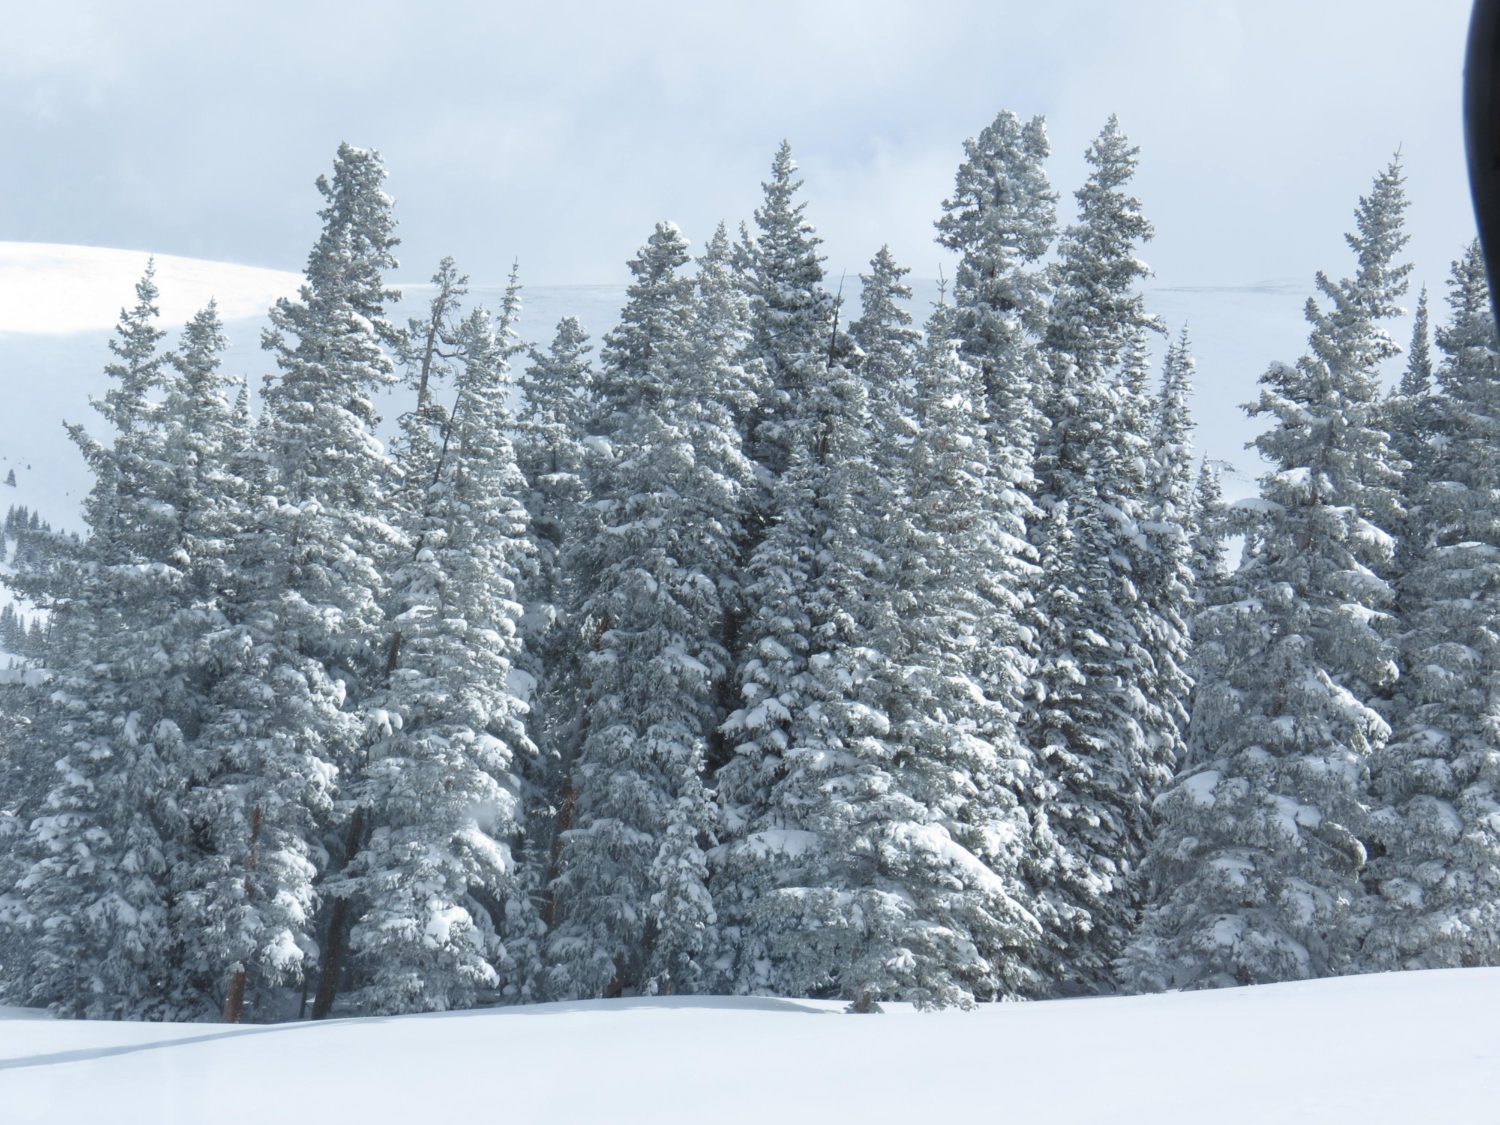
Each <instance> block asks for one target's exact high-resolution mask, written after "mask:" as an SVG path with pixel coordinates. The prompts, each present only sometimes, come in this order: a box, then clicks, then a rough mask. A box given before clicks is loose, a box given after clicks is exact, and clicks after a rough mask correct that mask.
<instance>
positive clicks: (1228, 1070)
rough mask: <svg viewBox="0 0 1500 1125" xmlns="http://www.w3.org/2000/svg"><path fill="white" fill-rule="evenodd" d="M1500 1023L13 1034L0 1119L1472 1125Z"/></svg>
mask: <svg viewBox="0 0 1500 1125" xmlns="http://www.w3.org/2000/svg"><path fill="white" fill-rule="evenodd" d="M1496 1011H1500V969H1462V970H1451V971H1445V972H1427V973H1403V974H1387V975H1381V976H1370V977H1355V978H1345V979H1339V980H1329V981H1317V982H1311V983H1305V984H1283V985H1269V986H1264V987H1259V988H1241V989H1229V990H1225V991H1221V992H1206V993H1203V992H1200V993H1191V994H1186V995H1171V996H1145V997H1129V998H1121V999H1103V1000H1066V1001H1050V1002H1045V1003H1035V1004H1005V1005H993V1006H989V1007H985V1008H982V1009H980V1010H979V1011H975V1012H938V1013H918V1012H913V1011H911V1010H909V1009H906V1008H903V1007H900V1006H896V1005H892V1006H891V1007H890V1008H889V1009H888V1010H887V1012H886V1014H884V1015H882V1016H853V1015H845V1014H843V1013H842V1011H841V1010H840V1009H839V1007H838V1005H835V1004H829V1003H819V1002H803V1001H792V1000H759V999H740V1000H732V999H678V1000H672V999H667V1000H650V1001H648V1000H617V1001H595V1002H590V1003H578V1004H544V1005H538V1006H535V1007H525V1008H509V1009H498V1010H490V1011H482V1012H461V1013H454V1014H448V1015H438V1016H406V1017H396V1018H389V1019H361V1020H343V1021H334V1022H329V1023H317V1024H313V1023H300V1024H280V1025H273V1026H245V1027H237V1028H228V1027H224V1026H214V1025H204V1024H197V1025H187V1024H168V1025H162V1024H133V1023H81V1022H71V1021H54V1020H45V1019H24V1018H15V1019H8V1020H0V1121H4V1122H6V1123H7V1125H32V1123H36V1125H41V1123H46V1125H60V1123H65V1122H66V1123H72V1122H77V1123H80V1125H83V1123H88V1125H94V1123H98V1125H104V1123H106V1122H107V1123H109V1125H132V1123H136V1122H140V1123H142V1125H146V1123H149V1125H176V1123H179V1122H180V1123H184V1125H186V1123H193V1125H200V1123H203V1122H214V1123H215V1125H230V1123H233V1122H254V1123H256V1125H264V1123H266V1122H274V1121H322V1122H359V1123H360V1125H385V1123H388V1122H389V1123H392V1125H409V1123H412V1122H426V1121H459V1120H480V1119H493V1120H496V1121H509V1122H558V1123H563V1122H600V1123H607V1125H635V1123H651V1125H668V1123H672V1122H692V1123H694V1125H739V1123H741V1122H743V1123H745V1125H752V1123H753V1125H765V1123H767V1122H778V1123H794V1122H818V1123H820V1125H831V1123H836V1122H858V1123H861V1125H876V1123H881V1122H901V1123H903V1125H916V1123H919V1122H992V1121H993V1122H1016V1123H1018V1125H1019V1123H1030V1122H1046V1123H1048V1125H1063V1123H1066V1122H1089V1123H1091V1125H1094V1123H1098V1125H1103V1123H1110V1125H1131V1123H1137V1122H1139V1123H1150V1125H1176V1123H1179V1122H1181V1123H1192V1125H1200V1123H1208V1122H1212V1123H1213V1125H1229V1123H1233V1122H1247V1123H1248V1122H1256V1123H1275V1125H1286V1123H1289V1122H1298V1121H1308V1122H1318V1123H1320V1125H1342V1123H1355V1122H1357V1123H1360V1125H1373V1123H1378V1122H1390V1123H1392V1125H1395V1123H1401V1125H1422V1123H1437V1122H1443V1123H1452V1125H1466V1123H1480V1122H1489V1121H1495V1120H1497V1118H1500V1109H1497V1106H1500V1041H1497V1039H1496V1037H1495V1035H1494V1026H1495V1012H1496ZM11 1014H12V1015H16V1016H21V1015H24V1014H25V1013H16V1012H12V1013H11Z"/></svg>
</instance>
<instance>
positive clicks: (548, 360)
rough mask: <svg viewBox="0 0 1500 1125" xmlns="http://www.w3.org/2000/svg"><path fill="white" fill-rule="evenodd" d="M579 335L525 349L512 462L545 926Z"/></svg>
mask: <svg viewBox="0 0 1500 1125" xmlns="http://www.w3.org/2000/svg"><path fill="white" fill-rule="evenodd" d="M592 350H593V349H592V346H591V345H590V344H589V341H588V335H587V333H585V332H584V330H583V325H581V324H580V323H579V322H578V320H577V319H575V318H574V317H564V318H563V319H562V320H561V321H559V322H558V325H557V331H556V334H555V335H554V336H553V339H552V343H551V345H550V346H549V348H548V349H547V351H546V352H540V351H533V352H532V353H531V362H530V364H529V366H528V367H527V368H526V370H525V371H524V373H523V374H522V375H521V378H520V390H521V405H520V409H519V411H518V414H517V419H516V437H515V453H516V462H517V464H518V466H519V467H520V470H521V474H522V476H523V477H524V478H525V480H526V482H527V490H526V493H525V497H524V499H525V503H526V510H527V515H528V522H529V526H530V529H531V540H532V543H533V544H534V546H535V560H536V566H535V569H534V570H533V572H532V574H531V575H530V576H529V577H528V578H527V580H526V581H525V582H524V583H523V584H522V591H521V592H522V595H523V604H524V605H525V606H526V612H525V616H524V617H523V619H522V625H523V629H524V632H525V634H526V640H527V644H526V654H525V659H526V664H525V669H526V671H527V673H528V674H530V675H531V676H532V677H533V678H534V679H535V680H536V684H535V686H534V689H533V691H532V700H533V703H532V707H531V711H530V715H529V720H530V723H529V725H530V732H531V738H532V741H533V742H534V743H535V745H536V747H537V753H536V755H535V757H534V758H532V759H531V760H530V761H529V762H528V763H523V767H524V768H523V773H524V775H525V779H526V782H527V788H526V810H525V811H526V820H527V830H526V843H527V851H526V860H527V870H526V871H525V872H524V877H525V879H526V881H527V884H528V886H530V887H531V889H532V893H533V894H535V895H537V897H538V898H539V899H540V900H541V902H542V905H541V910H542V916H543V918H544V919H545V921H546V922H547V923H548V924H555V922H556V921H557V910H556V899H555V897H554V896H553V895H552V893H551V891H550V889H549V888H550V886H551V884H552V882H553V880H554V879H556V878H557V874H558V870H557V864H558V860H559V858H560V849H561V847H562V839H561V835H560V834H561V833H562V832H563V831H565V830H566V829H567V828H568V827H569V825H570V824H571V820H572V815H573V814H572V809H573V805H574V802H575V801H576V796H575V795H574V794H573V790H572V785H571V782H570V780H569V779H570V776H571V773H572V768H573V761H574V759H575V757H576V756H577V752H578V741H579V737H580V730H581V728H580V725H579V723H580V719H581V718H582V715H581V714H580V708H579V696H578V690H579V687H580V668H579V663H578V661H579V650H580V648H581V647H582V637H581V635H580V632H579V629H578V625H577V623H576V622H575V621H574V620H573V618H572V616H571V615H570V614H569V612H568V609H569V606H570V604H572V603H573V602H574V600H575V597H576V595H574V594H573V593H572V592H571V591H570V590H569V581H568V573H567V570H566V569H565V567H564V565H563V562H564V558H565V554H566V552H567V551H569V550H570V549H572V547H573V545H574V539H575V537H576V530H577V528H578V526H579V521H580V520H581V519H582V509H583V505H584V503H585V502H586V500H587V497H588V493H587V486H586V481H585V465H586V462H587V459H588V451H587V447H586V445H585V439H586V438H587V436H588V417H589V412H590V406H591V401H592V396H593V385H594V371H593V368H592V366H591V364H590V362H589V358H588V357H589V352H590V351H592Z"/></svg>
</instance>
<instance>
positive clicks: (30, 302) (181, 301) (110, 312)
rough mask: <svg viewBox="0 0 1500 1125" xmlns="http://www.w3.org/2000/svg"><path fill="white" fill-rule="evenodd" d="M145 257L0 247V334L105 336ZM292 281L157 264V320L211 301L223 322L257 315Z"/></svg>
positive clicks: (184, 315) (287, 292)
mask: <svg viewBox="0 0 1500 1125" xmlns="http://www.w3.org/2000/svg"><path fill="white" fill-rule="evenodd" d="M149 257H150V255H149V254H147V253H145V252H144V251H140V250H112V249H106V248H104V247H99V246H63V245H55V244H52V243H46V242H0V333H6V332H20V333H26V334H28V335H31V334H36V335H49V334H64V333H73V332H97V331H101V330H104V331H107V330H109V329H110V328H113V327H114V324H115V321H116V320H118V319H119V316H120V308H121V306H123V305H128V304H131V303H133V302H132V295H133V292H134V289H133V287H134V285H135V283H136V281H137V280H138V279H139V278H140V276H141V271H142V270H144V269H145V268H146V260H147V259H148V258H149ZM301 281H302V279H301V277H299V276H298V275H297V274H294V273H285V272H283V271H281V270H268V269H260V268H259V267H256V266H241V265H232V264H229V263H226V262H209V261H203V260H200V259H198V258H177V257H173V256H170V255H165V254H159V255H157V257H156V284H157V288H159V289H160V290H161V311H162V318H163V320H164V321H165V323H166V324H168V325H171V326H174V327H175V326H176V325H180V324H182V323H183V322H184V321H186V320H187V319H188V318H189V317H190V316H192V315H193V313H195V312H197V311H198V310H199V309H201V308H202V307H203V306H204V305H206V304H207V303H208V301H209V298H210V297H212V298H214V299H215V300H217V301H218V303H219V315H220V316H221V317H222V318H223V319H224V320H226V321H233V320H239V319H243V318H245V317H253V316H260V315H262V314H263V313H264V312H265V311H266V309H267V307H268V306H269V305H270V304H271V303H272V302H273V301H275V300H276V298H278V297H289V296H292V295H294V294H295V293H296V292H297V286H298V285H299V284H300V283H301Z"/></svg>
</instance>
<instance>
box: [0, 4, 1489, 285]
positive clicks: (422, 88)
mask: <svg viewBox="0 0 1500 1125" xmlns="http://www.w3.org/2000/svg"><path fill="white" fill-rule="evenodd" d="M1468 7H1469V5H1468V3H1467V0H1424V3H1422V4H1420V5H1412V4H1410V3H1404V2H1403V3H1398V2H1396V0H1253V2H1252V0H1246V2H1232V0H1131V2H1129V3H1124V2H1120V0H1093V2H1082V0H1079V2H1065V0H1045V2H1044V0H1034V2H1031V3H1015V2H1004V0H975V2H940V0H928V2H924V3H895V2H885V0H864V2H858V3H855V2H811V0H808V2H803V3H784V2H776V0H758V2H756V3H753V4H752V3H723V2H709V0H698V2H696V3H686V2H684V3H665V2H655V3H652V2H631V3H619V2H613V3H610V2H591V3H567V2H557V0H554V2H549V3H534V4H528V5H518V4H513V3H507V2H504V0H488V2H481V3H446V4H445V3H439V2H429V3H423V4H417V3H412V2H411V0H402V2H393V0H361V2H360V3H358V4H355V3H337V4H335V3H317V2H316V0H302V2H301V3H296V4H291V3H270V2H265V0H258V2H252V3H239V4H233V5H231V4H221V3H210V2H206V0H192V2H188V3H161V2H151V0H145V2H140V3H133V4H122V3H115V2H113V0H111V2H108V3H92V4H90V3H68V2H66V0H62V2H59V3H55V4H53V5H50V6H46V5H43V4H40V3H22V2H20V0H0V24H3V30H0V239H12V240H34V241H50V242H77V243H91V244H96V245H104V246H116V247H126V248H132V249H150V250H154V251H158V252H162V253H177V254H188V255H197V256H204V257H211V258H222V259H227V260H234V261H240V262H247V263H253V264H257V265H265V266H274V267H281V268H297V267H299V266H300V264H301V262H302V259H303V256H304V254H305V252H306V248H307V247H308V245H309V244H310V242H311V239H312V237H313V234H314V232H315V228H316V220H315V218H314V214H313V213H314V211H315V209H316V206H317V199H316V196H315V193H314V192H313V190H312V181H313V179H314V178H315V177H316V176H317V175H318V174H319V173H320V172H322V171H324V170H325V169H326V168H327V167H328V164H329V161H330V158H331V156H332V153H333V150H334V148H335V146H336V145H337V143H338V142H339V141H340V140H341V139H348V140H349V141H351V142H354V143H356V144H361V145H367V146H373V147H376V148H378V149H380V150H381V151H382V152H383V153H384V154H385V157H386V160H387V163H388V166H389V169H390V173H391V176H390V190H391V192H392V194H393V195H395V196H396V198H397V201H398V208H399V211H398V214H399V218H400V222H401V234H402V236H403V239H404V246H403V248H402V253H401V257H402V269H401V270H400V276H401V278H403V279H407V280H416V279H420V278H423V277H425V276H426V275H427V274H428V273H430V272H431V268H432V264H433V263H434V262H435V261H436V259H437V258H438V257H440V256H441V255H443V254H445V253H451V254H454V255H455V256H457V257H458V259H459V261H460V265H461V266H462V267H463V268H465V269H466V270H467V271H469V272H470V273H471V274H473V275H474V277H475V278H476V280H494V279H498V278H499V277H500V276H501V275H502V274H503V273H504V272H505V270H506V268H507V266H508V264H509V262H510V260H511V258H512V257H519V259H520V261H521V267H522V275H523V280H524V281H527V282H529V283H531V284H534V285H535V284H548V283H552V284H556V283H565V282H590V283H612V282H618V281H620V280H621V279H623V277H624V276H625V271H624V267H623V263H624V260H625V259H626V258H627V257H628V256H629V255H630V254H631V253H633V251H634V250H635V248H636V247H637V246H638V245H639V244H640V243H641V242H642V241H643V240H644V238H645V237H646V236H647V235H648V234H649V233H650V230H651V225H652V223H653V221H654V220H656V219H658V218H672V219H675V220H676V221H677V222H678V223H680V224H681V225H682V227H683V228H684V230H685V231H686V232H687V233H688V235H689V237H690V238H692V239H693V241H694V242H695V243H697V244H701V242H702V241H703V239H704V238H705V237H706V236H707V234H708V233H709V232H710V231H711V229H712V226H713V224H714V223H715V222H717V221H718V220H719V219H720V218H726V219H728V220H729V221H730V222H731V223H735V222H738V221H739V220H740V219H741V218H745V217H748V215H749V213H750V211H751V209H752V208H753V207H754V206H755V204H756V202H757V199H758V196H759V191H760V188H759V183H760V181H761V180H762V179H764V177H765V175H766V168H767V165H768V164H769V160H770V157H771V154H772V152H773V150H774V148H775V146H776V144H777V143H778V142H779V141H780V139H781V138H782V137H787V138H788V139H790V141H791V142H792V146H793V149H794V152H795V153H796V155H797V158H798V161H799V163H800V165H801V167H802V174H803V176H804V178H805V179H806V181H807V196H806V198H807V199H808V200H809V216H810V218H811V219H812V221H813V222H814V223H815V225H816V226H817V227H818V229H819V231H820V232H821V233H822V235H823V236H824V238H825V240H826V249H827V251H828V255H829V268H830V271H831V272H832V273H833V274H834V276H837V274H838V272H839V271H840V270H842V269H846V268H847V269H848V270H849V271H850V273H851V275H852V274H853V273H854V272H856V271H857V270H858V269H859V268H861V266H863V264H864V263H865V262H867V261H868V259H869V257H870V255H871V253H872V252H873V251H874V250H875V249H876V248H877V247H878V246H879V244H880V243H881V242H887V241H888V242H889V243H890V244H891V245H892V247H893V248H894V250H895V251H896V253H897V255H898V257H899V258H900V259H901V260H902V261H904V262H906V263H907V264H909V265H911V266H912V267H914V272H915V273H916V274H917V275H918V276H929V277H930V276H934V275H936V273H937V271H938V268H939V264H940V263H941V262H942V261H943V256H942V254H941V253H940V252H939V251H938V249H937V248H936V247H935V246H934V245H933V243H932V240H931V234H932V227H931V223H932V220H933V218H934V217H935V216H936V214H937V211H938V205H939V203H940V201H941V199H942V198H943V196H944V195H945V194H946V193H947V191H948V190H949V189H950V188H951V185H952V176H953V169H954V167H955V165H956V163H957V161H958V159H959V157H960V155H961V147H960V146H961V142H962V141H963V139H964V138H965V137H966V136H971V135H973V134H975V133H976V132H978V130H979V129H981V128H982V127H983V126H984V125H985V124H986V123H987V122H988V121H989V120H990V119H992V118H993V116H994V114H995V113H996V111H998V110H999V109H1002V108H1009V109H1013V110H1016V111H1017V112H1019V113H1022V114H1031V113H1037V112H1040V113H1045V114H1046V115H1047V117H1048V121H1049V130H1050V133H1051V136H1052V141H1053V147H1054V161H1053V165H1052V171H1053V175H1054V182H1055V183H1056V184H1057V186H1058V187H1059V189H1060V190H1061V191H1062V192H1063V193H1064V196H1065V202H1066V203H1068V204H1070V203H1071V199H1070V198H1067V197H1068V195H1069V193H1071V191H1072V190H1073V188H1074V187H1076V186H1077V183H1078V182H1079V180H1080V178H1081V176H1082V174H1083V164H1082V155H1081V154H1082V152H1083V149H1084V148H1085V146H1086V145H1087V144H1088V142H1089V140H1090V139H1091V138H1092V136H1093V135H1094V134H1095V133H1096V132H1097V131H1098V129H1099V126H1100V125H1101V123H1102V122H1103V120H1104V119H1105V117H1106V116H1107V115H1108V114H1109V113H1111V112H1116V113H1118V114H1119V116H1120V119H1121V122H1122V124H1123V126H1124V128H1125V130H1126V132H1127V133H1128V134H1129V135H1130V136H1131V137H1132V139H1133V140H1134V141H1135V142H1136V143H1138V144H1139V145H1140V146H1141V171H1140V175H1139V178H1138V189H1139V194H1140V195H1141V197H1142V198H1143V200H1144V202H1145V205H1146V209H1147V213H1148V214H1149V215H1150V217H1151V218H1152V219H1153V220H1154V221H1155V223H1156V226H1157V231H1158V237H1157V239H1156V241H1155V242H1154V243H1153V244H1152V245H1151V246H1150V247H1149V248H1148V250H1147V252H1146V254H1145V257H1146V258H1147V260H1148V261H1149V262H1151V263H1152V264H1153V265H1154V266H1155V267H1156V270H1157V274H1158V280H1159V282H1160V283H1161V284H1164V285H1186V284H1237V283H1249V282H1258V281H1264V280H1268V279H1292V280H1302V279H1307V280H1310V278H1311V274H1312V272H1313V271H1314V270H1315V269H1318V268H1327V269H1329V270H1330V271H1334V272H1342V271H1343V270H1344V269H1345V266H1346V261H1345V257H1346V256H1345V255H1344V253H1343V246H1342V243H1341V241H1340V234H1341V232H1342V231H1343V230H1344V229H1345V228H1346V227H1347V225H1348V222H1349V216H1350V214H1351V211H1352V208H1353V205H1354V202H1355V200H1356V198H1357V196H1358V195H1359V194H1360V193H1361V192H1363V191H1364V190H1365V189H1366V188H1367V187H1368V185H1369V181H1370V177H1371V176H1372V174H1373V173H1374V172H1375V171H1376V169H1377V168H1378V167H1379V166H1380V165H1382V164H1383V163H1384V162H1385V161H1386V160H1387V159H1388V158H1389V156H1390V155H1391V153H1392V152H1393V151H1394V150H1395V149H1396V148H1397V146H1400V147H1401V148H1402V151H1403V153H1404V159H1405V163H1406V168H1407V172H1408V177H1409V190H1410V193H1411V196H1412V199H1413V208H1412V213H1411V218H1412V230H1413V233H1414V235H1415V239H1414V243H1413V254H1414V257H1415V258H1416V260H1417V262H1418V274H1419V279H1421V280H1426V281H1427V282H1428V283H1429V284H1431V285H1432V286H1433V287H1434V288H1437V287H1439V286H1440V285H1441V282H1442V278H1443V276H1444V274H1445V270H1446V264H1447V262H1448V261H1449V260H1450V259H1451V258H1452V257H1454V256H1455V255H1456V253H1457V252H1458V250H1459V249H1460V247H1461V245H1462V244H1463V243H1464V242H1465V241H1466V240H1467V239H1468V238H1469V237H1471V228H1472V220H1471V219H1470V215H1469V211H1468V203H1467V196H1466V193H1465V189H1464V181H1463V161H1462V151H1461V147H1460V126H1459V79H1460V73H1461V66H1462V53H1463V36H1464V29H1465V24H1466V21H1467V13H1468ZM945 268H946V267H945Z"/></svg>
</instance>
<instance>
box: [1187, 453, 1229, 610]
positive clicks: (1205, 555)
mask: <svg viewBox="0 0 1500 1125" xmlns="http://www.w3.org/2000/svg"><path fill="white" fill-rule="evenodd" d="M1191 511H1192V519H1191V520H1190V521H1189V522H1190V526H1191V528H1192V532H1191V547H1190V559H1191V562H1190V564H1189V565H1190V568H1191V570H1192V573H1193V593H1194V597H1193V609H1192V614H1191V615H1190V616H1189V621H1188V624H1189V627H1190V628H1191V626H1192V617H1194V616H1196V615H1197V613H1198V611H1199V610H1201V609H1202V608H1203V607H1204V606H1207V605H1212V604H1214V603H1215V602H1216V601H1217V600H1218V595H1219V592H1220V589H1221V587H1222V585H1223V584H1224V583H1225V581H1226V579H1227V562H1226V557H1225V556H1226V554H1227V551H1228V545H1227V543H1226V542H1225V541H1226V540H1227V539H1228V538H1229V534H1230V532H1229V513H1228V510H1227V509H1226V508H1225V506H1224V487H1223V485H1222V484H1221V483H1220V468H1219V465H1218V464H1217V463H1215V462H1213V461H1210V460H1209V459H1208V458H1207V457H1205V458H1203V460H1202V461H1200V462H1199V463H1198V476H1197V478H1196V479H1195V480H1194V482H1193V501H1192V508H1191Z"/></svg>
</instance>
